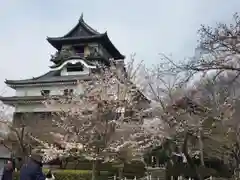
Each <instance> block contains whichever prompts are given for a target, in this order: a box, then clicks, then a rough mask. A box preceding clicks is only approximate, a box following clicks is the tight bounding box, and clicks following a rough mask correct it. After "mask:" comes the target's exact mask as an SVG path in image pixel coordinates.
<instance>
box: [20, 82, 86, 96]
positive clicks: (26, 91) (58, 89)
mask: <svg viewBox="0 0 240 180" xmlns="http://www.w3.org/2000/svg"><path fill="white" fill-rule="evenodd" d="M64 89H73V90H74V93H75V94H81V93H82V92H83V89H82V85H81V84H78V85H54V86H50V85H48V86H39V87H33V86H32V87H19V88H16V93H15V95H16V96H41V91H42V90H50V95H63V92H64Z"/></svg>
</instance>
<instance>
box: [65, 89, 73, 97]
mask: <svg viewBox="0 0 240 180" xmlns="http://www.w3.org/2000/svg"><path fill="white" fill-rule="evenodd" d="M63 95H64V96H70V95H73V89H64V91H63Z"/></svg>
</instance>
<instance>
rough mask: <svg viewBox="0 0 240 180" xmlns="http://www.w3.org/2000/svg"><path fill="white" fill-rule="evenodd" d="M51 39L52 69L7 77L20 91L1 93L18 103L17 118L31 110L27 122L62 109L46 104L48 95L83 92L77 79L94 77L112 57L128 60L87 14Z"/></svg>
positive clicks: (43, 117) (5, 99)
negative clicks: (22, 77) (31, 75)
mask: <svg viewBox="0 0 240 180" xmlns="http://www.w3.org/2000/svg"><path fill="white" fill-rule="evenodd" d="M47 41H48V42H49V43H50V44H51V45H52V46H53V47H54V48H56V50H57V51H56V53H55V55H52V56H51V59H50V61H51V62H52V63H53V65H52V66H50V70H49V72H47V73H45V74H43V75H41V76H39V77H35V78H32V79H25V80H6V81H5V83H6V84H7V85H8V86H9V87H11V88H13V89H15V91H16V94H15V96H12V97H0V100H1V101H2V102H3V103H4V104H6V105H10V106H13V107H15V113H14V121H15V122H17V120H19V119H21V117H22V116H23V115H24V116H26V114H27V115H30V116H29V117H31V118H28V122H27V123H29V125H30V124H34V125H35V126H37V124H38V122H39V119H47V117H48V116H49V115H51V114H52V113H51V112H53V111H58V110H59V107H56V108H53V109H49V108H46V106H45V105H44V104H43V101H44V100H46V98H47V97H48V96H64V95H68V94H69V93H80V92H81V90H82V89H81V85H79V84H78V83H77V82H78V81H79V80H86V81H89V80H91V77H92V76H91V75H92V73H94V69H96V68H98V67H100V66H109V65H110V59H113V60H116V61H117V60H124V56H123V55H122V54H121V53H120V52H119V51H118V50H117V48H116V47H115V46H114V45H113V43H112V42H111V40H110V39H109V37H108V35H107V33H106V32H105V33H99V32H97V31H96V30H94V29H93V28H91V27H90V26H89V25H88V24H87V23H86V22H85V21H84V19H83V16H81V17H80V19H79V21H78V23H77V24H76V26H75V27H73V28H72V29H71V30H70V31H69V32H68V33H67V34H66V35H64V36H62V37H47ZM118 62H123V61H118ZM31 115H34V118H33V117H32V116H31ZM25 121H26V120H25Z"/></svg>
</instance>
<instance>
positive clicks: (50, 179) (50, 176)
mask: <svg viewBox="0 0 240 180" xmlns="http://www.w3.org/2000/svg"><path fill="white" fill-rule="evenodd" d="M46 180H55V177H54V175H53V173H52V171H51V170H49V171H48V172H47V174H46Z"/></svg>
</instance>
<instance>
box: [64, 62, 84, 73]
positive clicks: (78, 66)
mask: <svg viewBox="0 0 240 180" xmlns="http://www.w3.org/2000/svg"><path fill="white" fill-rule="evenodd" d="M76 71H84V66H83V65H82V63H76V64H71V63H69V64H67V72H76Z"/></svg>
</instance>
